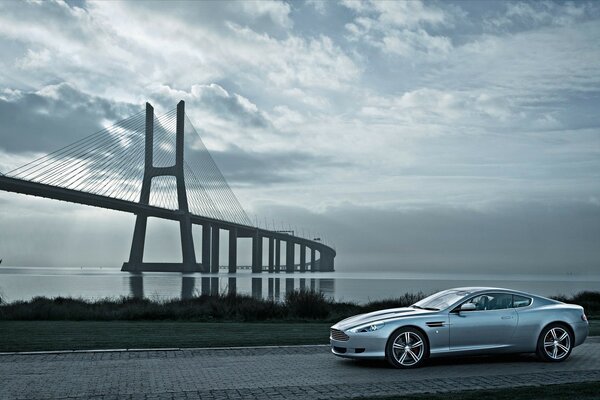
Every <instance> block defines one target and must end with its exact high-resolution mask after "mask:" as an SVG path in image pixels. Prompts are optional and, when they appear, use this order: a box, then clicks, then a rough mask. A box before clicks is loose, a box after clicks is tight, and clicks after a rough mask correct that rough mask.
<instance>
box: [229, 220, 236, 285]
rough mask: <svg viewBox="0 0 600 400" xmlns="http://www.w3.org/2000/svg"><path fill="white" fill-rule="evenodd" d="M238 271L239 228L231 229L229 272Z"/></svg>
mask: <svg viewBox="0 0 600 400" xmlns="http://www.w3.org/2000/svg"><path fill="white" fill-rule="evenodd" d="M236 272H237V228H230V229H229V273H230V274H235V273H236Z"/></svg>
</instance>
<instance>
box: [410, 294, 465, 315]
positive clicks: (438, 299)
mask: <svg viewBox="0 0 600 400" xmlns="http://www.w3.org/2000/svg"><path fill="white" fill-rule="evenodd" d="M469 293H470V292H467V291H465V290H444V291H443V292H439V293H436V294H432V295H431V296H429V297H425V298H424V299H423V300H421V301H418V302H416V303H415V304H413V305H412V306H413V307H415V308H423V309H426V310H427V309H429V310H443V309H446V308H448V307H449V306H451V305H452V304H454V303H456V302H457V301H459V300H460V299H462V298H463V297H465V296H468V295H469Z"/></svg>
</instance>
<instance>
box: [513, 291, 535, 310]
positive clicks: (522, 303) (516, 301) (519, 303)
mask: <svg viewBox="0 0 600 400" xmlns="http://www.w3.org/2000/svg"><path fill="white" fill-rule="evenodd" d="M530 304H531V299H530V298H529V297H525V296H518V295H516V294H515V295H513V307H514V308H519V307H527V306H528V305H530Z"/></svg>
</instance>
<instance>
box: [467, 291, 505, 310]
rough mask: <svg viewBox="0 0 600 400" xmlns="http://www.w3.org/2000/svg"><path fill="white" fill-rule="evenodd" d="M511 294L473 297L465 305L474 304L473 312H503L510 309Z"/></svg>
mask: <svg viewBox="0 0 600 400" xmlns="http://www.w3.org/2000/svg"><path fill="white" fill-rule="evenodd" d="M512 301H513V298H512V294H508V293H486V294H482V295H481V296H477V297H473V298H472V299H470V300H469V301H467V303H473V304H475V310H477V311H483V310H503V309H506V308H511V307H512Z"/></svg>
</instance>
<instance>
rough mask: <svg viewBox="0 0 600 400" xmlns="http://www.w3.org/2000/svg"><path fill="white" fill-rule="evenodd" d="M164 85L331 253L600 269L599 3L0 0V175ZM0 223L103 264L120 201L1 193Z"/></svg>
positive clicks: (262, 200)
mask: <svg viewBox="0 0 600 400" xmlns="http://www.w3.org/2000/svg"><path fill="white" fill-rule="evenodd" d="M181 99H183V100H185V101H186V110H187V113H188V114H189V116H190V118H191V119H192V120H193V122H194V125H195V127H196V130H197V131H198V132H199V133H200V134H201V136H202V137H203V139H204V141H205V143H206V145H207V147H208V148H209V149H210V150H211V151H212V152H213V155H214V156H215V159H216V161H217V163H218V164H219V166H220V167H221V169H222V171H223V173H224V174H225V176H226V178H227V179H228V181H229V183H230V184H231V186H232V188H233V189H234V191H235V192H236V194H237V196H238V198H239V199H240V202H241V203H242V204H243V206H244V207H245V209H246V211H247V212H248V214H249V215H250V217H251V219H253V220H254V219H257V220H259V221H261V222H262V221H265V220H266V221H268V223H269V224H272V223H273V221H275V223H276V224H278V225H280V224H281V223H284V224H285V226H289V225H291V226H292V227H293V228H295V229H296V230H305V231H311V234H312V232H315V234H316V233H318V235H319V236H323V237H324V238H326V239H327V240H328V241H329V242H332V243H334V244H335V246H336V248H337V250H338V257H337V259H336V263H337V268H338V270H345V271H350V270H358V269H374V270H375V269H378V270H427V271H438V270H439V271H446V270H449V269H461V270H465V271H468V270H473V269H475V270H477V271H480V272H481V271H488V270H489V271H494V272H497V271H510V272H513V273H517V272H523V271H525V272H547V271H553V272H560V273H563V272H573V273H591V274H600V112H599V110H600V4H598V3H596V2H557V3H555V2H492V1H482V2H476V1H465V2H461V1H458V2H451V1H443V2H442V1H439V2H436V1H432V2H424V3H421V2H417V1H410V2H400V1H398V2H392V1H387V2H372V1H343V2H329V1H328V2H324V1H323V2H322V1H310V0H308V1H298V2H279V1H273V2H267V1H264V2H252V1H238V2H202V3H191V2H168V3H167V2H164V3H162V2H148V3H144V2H135V3H134V2H130V3H119V2H91V1H67V2H66V3H63V2H55V1H44V2H38V1H28V2H16V1H15V2H0V121H1V123H0V171H2V172H7V171H9V170H10V169H12V168H13V167H15V166H19V165H21V164H24V163H25V162H27V161H29V160H31V159H33V158H35V157H36V156H39V155H41V154H44V153H47V152H49V151H52V150H54V149H56V148H59V147H62V146H64V145H66V144H69V143H71V142H73V141H74V140H76V139H78V138H81V137H83V136H85V135H87V134H89V133H91V132H94V131H96V130H98V129H100V128H101V127H103V126H107V125H110V124H111V123H113V122H115V121H117V120H119V119H121V118H124V117H127V116H129V115H132V114H134V113H136V112H138V111H140V110H142V109H143V105H144V103H145V102H146V101H150V102H151V103H153V104H154V105H155V107H156V108H157V110H158V112H165V111H167V110H170V109H172V108H173V107H174V106H175V104H176V103H177V101H179V100H181ZM255 216H256V217H255ZM0 224H1V231H0V258H2V257H3V258H4V259H5V262H7V263H9V264H11V265H40V266H41V265H54V266H59V265H65V266H79V265H86V266H100V265H102V266H114V267H119V266H120V263H121V262H122V261H123V260H124V259H125V258H127V256H128V247H129V245H130V240H131V235H132V230H133V216H131V215H126V214H121V213H117V212H111V211H106V210H100V209H93V208H90V207H85V206H77V205H70V204H65V203H60V202H56V201H52V200H45V199H36V198H28V197H25V196H21V195H14V194H8V193H0ZM152 227H154V228H155V229H154V232H150V233H149V235H150V238H149V240H150V242H151V243H154V244H153V245H152V246H151V249H150V250H149V252H150V253H151V254H149V255H148V257H149V258H152V257H158V258H161V257H170V256H172V254H169V250H168V249H167V244H168V245H171V244H172V243H171V242H172V241H173V240H171V239H173V237H175V239H176V236H177V235H176V232H177V229H176V227H174V226H172V225H169V224H164V223H163V224H161V223H159V222H156V223H151V225H150V228H151V229H152ZM165 238H167V239H168V238H170V239H168V240H165ZM153 240H154V242H153ZM175 244H176V242H175ZM175 257H178V255H177V254H176V255H175Z"/></svg>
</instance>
